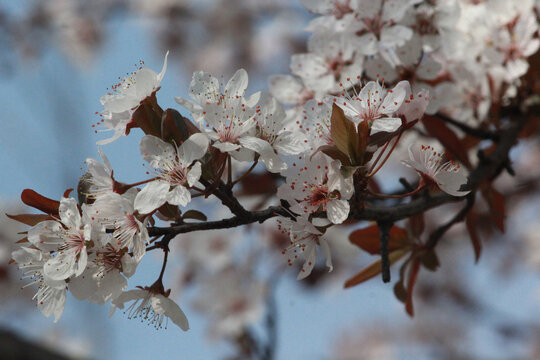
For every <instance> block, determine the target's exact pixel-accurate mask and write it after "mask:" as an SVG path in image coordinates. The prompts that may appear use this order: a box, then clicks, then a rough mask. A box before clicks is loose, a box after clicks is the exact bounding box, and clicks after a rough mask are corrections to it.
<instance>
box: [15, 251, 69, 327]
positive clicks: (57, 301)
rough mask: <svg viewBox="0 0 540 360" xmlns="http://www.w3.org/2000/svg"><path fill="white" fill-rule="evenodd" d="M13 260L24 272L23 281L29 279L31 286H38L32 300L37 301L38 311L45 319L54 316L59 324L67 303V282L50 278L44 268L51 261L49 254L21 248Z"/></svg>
mask: <svg viewBox="0 0 540 360" xmlns="http://www.w3.org/2000/svg"><path fill="white" fill-rule="evenodd" d="M11 256H12V258H13V260H14V261H15V262H16V263H17V264H19V269H21V270H23V272H24V275H23V279H29V280H30V283H29V284H27V285H25V287H26V286H30V285H32V284H36V285H37V286H38V291H37V293H36V294H35V295H34V297H33V298H32V299H33V300H37V306H38V309H39V310H40V311H41V313H42V314H43V315H44V316H45V317H49V316H51V315H53V316H54V322H57V321H58V320H59V319H60V317H61V316H62V313H63V312H64V306H65V303H66V282H65V281H64V280H53V279H51V278H50V277H48V276H47V275H46V274H45V273H44V271H43V268H44V266H45V264H46V263H47V262H48V261H49V260H50V255H49V253H48V252H44V251H41V250H39V249H35V248H30V247H21V248H20V249H18V250H15V251H14V252H13V253H12V255H11Z"/></svg>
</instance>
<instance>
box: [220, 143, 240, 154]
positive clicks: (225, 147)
mask: <svg viewBox="0 0 540 360" xmlns="http://www.w3.org/2000/svg"><path fill="white" fill-rule="evenodd" d="M213 146H214V147H215V148H217V149H219V151H221V152H223V153H226V152H231V151H235V150H238V149H240V148H241V146H240V145H238V144H233V143H229V142H220V141H218V142H215V143H214V145H213Z"/></svg>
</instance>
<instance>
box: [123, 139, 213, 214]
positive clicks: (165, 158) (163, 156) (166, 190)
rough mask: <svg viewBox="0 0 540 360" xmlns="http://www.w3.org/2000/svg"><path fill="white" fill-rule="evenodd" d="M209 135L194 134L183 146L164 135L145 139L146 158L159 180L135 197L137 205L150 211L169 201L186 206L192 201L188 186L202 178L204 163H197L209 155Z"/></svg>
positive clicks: (143, 146)
mask: <svg viewBox="0 0 540 360" xmlns="http://www.w3.org/2000/svg"><path fill="white" fill-rule="evenodd" d="M207 149H208V138H207V137H206V135H205V134H203V133H197V134H193V135H192V136H191V137H189V139H187V140H186V141H184V143H183V144H182V145H180V146H173V145H171V144H169V143H166V142H164V141H163V140H161V139H160V138H157V137H155V136H152V135H146V136H144V137H143V138H142V140H141V144H140V150H141V155H142V157H143V158H144V159H145V160H146V161H148V163H150V165H151V166H152V167H153V168H155V169H156V170H155V173H156V175H157V178H158V179H157V180H155V181H152V182H150V183H149V184H147V185H146V186H145V187H144V189H142V191H141V192H140V193H138V194H137V196H136V198H135V204H134V208H135V210H137V211H138V212H139V213H141V214H148V213H150V212H152V211H154V210H155V209H157V208H159V207H160V206H161V205H163V204H165V203H166V202H168V203H169V204H171V205H181V206H186V205H187V204H188V203H189V202H190V201H191V194H190V192H189V190H188V189H187V187H189V186H193V185H194V184H195V183H196V182H197V181H198V180H199V178H200V177H201V163H200V162H198V161H197V162H195V163H194V164H193V162H194V161H195V160H198V159H200V158H202V157H203V156H204V154H206V150H207Z"/></svg>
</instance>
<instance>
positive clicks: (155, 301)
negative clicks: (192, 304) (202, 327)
mask: <svg viewBox="0 0 540 360" xmlns="http://www.w3.org/2000/svg"><path fill="white" fill-rule="evenodd" d="M150 302H151V304H152V308H153V309H154V311H155V312H156V313H158V314H164V315H165V316H167V317H168V318H169V319H171V320H172V322H173V323H175V324H176V325H177V326H178V327H179V328H180V329H182V330H184V331H187V330H189V322H188V319H187V318H186V315H185V314H184V312H183V311H182V309H180V306H178V304H176V303H175V302H174V301H172V300H171V299H169V298H167V297H165V296H163V295H159V294H156V295H154V296H152V298H151V299H150Z"/></svg>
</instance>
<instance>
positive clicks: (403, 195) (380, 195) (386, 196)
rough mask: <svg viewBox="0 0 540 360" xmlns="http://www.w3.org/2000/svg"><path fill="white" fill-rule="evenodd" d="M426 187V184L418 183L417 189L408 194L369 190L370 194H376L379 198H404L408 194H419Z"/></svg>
mask: <svg viewBox="0 0 540 360" xmlns="http://www.w3.org/2000/svg"><path fill="white" fill-rule="evenodd" d="M425 187H426V185H425V184H418V187H417V188H416V190H413V191H411V192H408V193H406V194H399V195H386V194H379V193H376V192H373V191H370V190H368V192H369V194H370V195H373V196H376V197H379V198H383V199H402V198H405V197H408V196H413V195H414V194H417V193H418V192H419V191H420V190H423V189H424V188H425Z"/></svg>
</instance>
